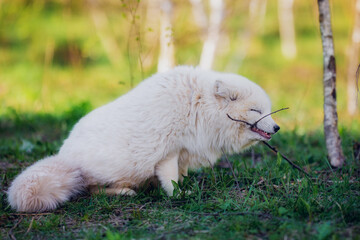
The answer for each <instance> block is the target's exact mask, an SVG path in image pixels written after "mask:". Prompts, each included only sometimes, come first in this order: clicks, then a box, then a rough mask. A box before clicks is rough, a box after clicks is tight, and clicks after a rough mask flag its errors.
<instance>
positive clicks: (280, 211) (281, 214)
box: [278, 207, 289, 216]
mask: <svg viewBox="0 0 360 240" xmlns="http://www.w3.org/2000/svg"><path fill="white" fill-rule="evenodd" d="M278 212H279V215H280V216H283V215H285V214H286V213H288V212H289V210H287V209H286V208H284V207H279V209H278Z"/></svg>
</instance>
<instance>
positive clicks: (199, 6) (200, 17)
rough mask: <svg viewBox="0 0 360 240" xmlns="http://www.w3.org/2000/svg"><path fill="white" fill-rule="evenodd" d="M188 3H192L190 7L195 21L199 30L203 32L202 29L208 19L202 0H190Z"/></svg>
mask: <svg viewBox="0 0 360 240" xmlns="http://www.w3.org/2000/svg"><path fill="white" fill-rule="evenodd" d="M190 3H191V5H192V7H191V9H192V12H193V16H194V20H195V23H196V25H198V27H199V28H200V29H201V32H204V30H205V29H206V28H207V26H208V20H207V17H206V13H205V9H204V5H203V3H202V0H190Z"/></svg>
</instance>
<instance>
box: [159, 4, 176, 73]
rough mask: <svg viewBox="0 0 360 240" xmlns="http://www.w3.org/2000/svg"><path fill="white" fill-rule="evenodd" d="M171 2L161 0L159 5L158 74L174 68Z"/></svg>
mask: <svg viewBox="0 0 360 240" xmlns="http://www.w3.org/2000/svg"><path fill="white" fill-rule="evenodd" d="M172 9H173V6H172V2H171V1H170V0H163V1H161V3H160V10H161V14H160V55H159V61H158V72H165V71H167V70H169V69H171V68H173V67H174V64H175V57H174V42H173V35H172V24H171V16H172Z"/></svg>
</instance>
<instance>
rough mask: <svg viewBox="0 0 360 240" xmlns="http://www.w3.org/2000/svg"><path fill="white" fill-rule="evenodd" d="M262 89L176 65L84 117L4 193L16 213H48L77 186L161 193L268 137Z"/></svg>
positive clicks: (268, 105) (270, 129)
mask: <svg viewBox="0 0 360 240" xmlns="http://www.w3.org/2000/svg"><path fill="white" fill-rule="evenodd" d="M270 111H271V103H270V100H269V98H268V96H267V95H266V93H265V92H264V90H263V89H262V88H260V87H259V86H258V85H256V84H255V83H253V82H251V81H250V80H248V79H246V78H244V77H242V76H238V75H235V74H228V73H219V72H214V71H204V70H200V69H198V68H192V67H177V68H175V69H173V70H170V71H168V72H166V73H161V74H156V75H154V76H152V77H150V78H148V79H147V80H145V81H143V82H142V83H141V84H139V85H138V86H137V87H136V88H134V89H133V90H131V91H130V92H129V93H127V94H125V95H124V96H122V97H120V98H118V99H116V100H115V101H113V102H111V103H109V104H107V105H105V106H102V107H100V108H98V109H95V110H94V111H92V112H90V113H89V114H87V115H86V116H85V117H83V118H82V119H81V120H80V121H79V122H78V123H77V124H76V125H75V126H74V128H73V130H72V131H71V133H70V136H69V137H68V138H67V139H66V140H65V142H64V144H63V146H62V147H61V149H60V151H59V153H58V154H57V155H54V156H51V157H47V158H45V159H43V160H40V161H38V162H37V163H35V164H34V165H32V166H30V167H29V168H27V169H26V170H25V171H23V172H22V173H21V174H20V175H19V176H18V177H17V178H16V179H15V180H14V181H13V182H12V184H11V186H10V188H9V190H8V200H9V203H10V205H11V206H12V207H13V208H14V209H16V210H17V211H24V212H37V211H45V210H52V209H54V208H56V207H57V206H58V205H59V204H61V203H63V202H65V201H67V200H69V198H70V197H72V196H74V195H76V194H77V193H79V192H80V191H83V190H85V189H90V190H92V191H95V192H96V191H97V190H96V189H98V187H99V186H106V188H105V192H106V193H108V194H127V195H133V194H135V191H136V190H137V188H138V187H139V186H140V185H141V184H143V183H144V182H145V181H147V180H148V179H150V178H152V177H155V176H156V177H157V178H158V180H159V181H160V184H161V186H162V187H163V189H164V190H165V191H166V193H167V194H168V195H169V196H171V195H172V194H173V185H172V182H171V181H172V180H173V181H175V182H177V181H181V180H182V177H183V176H186V175H187V171H188V168H198V167H201V166H208V165H210V164H214V163H215V161H216V160H217V159H218V158H219V157H220V156H221V154H222V152H223V151H225V152H228V153H234V152H240V151H242V150H243V149H245V148H247V147H249V146H251V145H253V144H255V143H256V142H258V141H262V140H268V138H266V136H265V137H264V134H265V133H264V134H263V135H262V134H259V131H258V130H259V129H261V130H262V131H263V132H267V133H266V134H268V135H269V136H270V134H273V133H275V132H276V131H277V130H278V127H277V128H275V126H277V125H276V124H275V122H274V121H273V120H272V118H271V116H269V117H266V118H264V119H263V120H261V121H260V122H259V123H258V124H257V129H258V130H257V132H256V131H254V129H252V127H250V126H249V124H245V123H241V122H235V121H232V120H231V119H229V117H228V115H229V116H231V117H232V118H236V119H241V120H243V121H247V122H249V123H253V122H255V121H256V120H257V119H259V118H260V117H261V116H264V115H265V114H267V113H269V112H270Z"/></svg>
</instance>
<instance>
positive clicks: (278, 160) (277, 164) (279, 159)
mask: <svg viewBox="0 0 360 240" xmlns="http://www.w3.org/2000/svg"><path fill="white" fill-rule="evenodd" d="M281 161H282V157H281V154H280V153H279V152H278V153H277V159H276V166H278V167H280V165H281Z"/></svg>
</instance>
